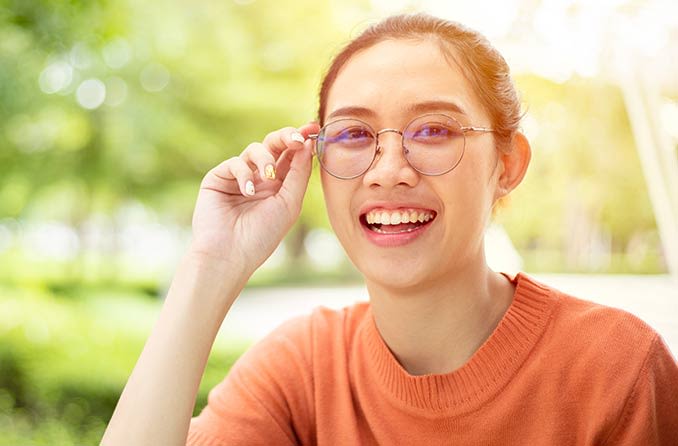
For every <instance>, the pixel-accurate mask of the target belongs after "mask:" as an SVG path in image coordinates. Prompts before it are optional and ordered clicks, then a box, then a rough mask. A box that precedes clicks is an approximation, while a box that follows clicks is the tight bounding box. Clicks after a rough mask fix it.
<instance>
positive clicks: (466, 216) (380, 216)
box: [103, 15, 678, 446]
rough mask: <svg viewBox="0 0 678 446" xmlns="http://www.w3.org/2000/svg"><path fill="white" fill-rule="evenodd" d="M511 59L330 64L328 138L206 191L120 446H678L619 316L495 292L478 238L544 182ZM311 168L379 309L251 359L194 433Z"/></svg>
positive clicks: (664, 402) (313, 131) (298, 329)
mask: <svg viewBox="0 0 678 446" xmlns="http://www.w3.org/2000/svg"><path fill="white" fill-rule="evenodd" d="M520 116H521V113H520V106H519V101H518V98H517V95H516V92H515V88H514V86H513V84H512V81H511V78H510V76H509V70H508V67H507V66H506V63H505V62H504V60H503V58H502V57H501V56H500V55H499V54H498V53H497V51H496V50H495V49H493V48H492V47H491V46H490V44H489V43H488V42H487V41H486V40H485V39H484V38H483V37H482V36H480V35H478V34H477V33H476V32H474V31H471V30H468V29H466V28H463V27H461V26H460V25H458V24H455V23H451V22H447V21H444V20H439V19H436V18H433V17H430V16H427V15H404V16H394V17H390V18H388V19H386V20H384V21H382V22H381V23H378V24H376V25H374V26H373V27H371V28H370V29H368V30H366V31H365V32H364V33H363V34H362V35H360V36H358V37H357V38H356V39H355V40H354V41H352V42H351V43H350V44H349V45H348V46H347V47H345V48H344V50H343V51H342V52H341V53H340V54H339V55H338V56H337V57H336V58H335V59H334V61H333V63H332V65H331V67H330V69H329V71H328V74H327V75H326V77H325V79H324V81H323V83H322V87H321V91H320V109H319V114H318V120H319V125H318V124H316V123H310V124H308V125H305V126H303V127H301V128H298V129H296V128H284V129H280V130H278V131H275V132H272V133H270V134H269V135H267V136H266V138H264V140H263V142H262V143H253V144H251V145H249V146H248V147H247V148H246V149H245V150H244V151H243V152H242V154H241V155H240V156H239V157H235V158H232V159H229V160H226V161H224V162H223V163H221V164H220V165H218V166H217V167H215V168H214V169H212V170H211V171H210V172H209V173H208V174H207V175H206V176H205V178H204V179H203V181H202V184H201V188H200V193H199V196H198V200H197V204H196V208H195V213H194V215H193V240H192V244H191V248H190V250H189V251H188V253H187V254H186V256H185V258H184V259H183V260H182V263H181V265H180V268H179V269H178V271H177V274H176V276H175V278H174V281H173V282H172V286H171V288H170V291H169V293H168V296H167V299H166V302H165V304H164V306H163V309H162V312H161V315H160V318H159V320H158V323H157V325H156V327H155V328H154V330H153V333H152V334H151V336H150V338H149V340H148V342H147V345H146V347H145V348H144V351H143V353H142V354H141V357H140V358H139V361H138V363H137V365H136V367H135V369H134V371H133V373H132V376H131V377H130V380H129V382H128V384H127V386H126V388H125V390H124V392H123V394H122V396H121V399H120V401H119V403H118V407H117V408H116V411H115V413H114V416H113V418H112V419H111V422H110V425H109V427H108V430H107V432H106V435H105V436H104V440H103V444H106V445H126V446H128V445H136V444H139V445H152V444H158V445H181V444H184V443H185V442H186V438H187V436H188V440H187V441H188V444H190V445H205V446H209V445H234V444H243V445H244V444H247V445H250V444H256V445H272V444H275V445H287V444H304V445H306V444H339V445H355V444H385V445H391V444H465V445H469V444H482V445H489V444H502V445H503V444H530V445H553V444H558V445H565V444H587V445H589V444H595V445H602V444H643V445H650V444H652V445H654V444H675V443H673V442H675V441H676V439H677V438H678V404H677V402H676V397H675V392H676V385H678V366H677V365H676V362H675V360H674V359H673V358H672V356H671V354H670V352H669V351H668V349H667V347H666V345H665V344H664V343H663V341H662V340H661V338H660V337H659V336H658V335H657V334H656V333H655V332H654V331H653V330H652V329H651V328H650V327H648V326H647V325H645V324H644V323H643V322H642V321H640V320H639V319H637V318H635V317H634V316H632V315H630V314H628V313H625V312H623V311H620V310H614V309H610V308H605V307H602V306H599V305H595V304H593V303H590V302H586V301H582V300H578V299H575V298H573V297H569V296H566V295H564V294H562V293H560V292H558V291H556V290H554V289H552V288H549V287H548V286H546V285H543V284H540V283H538V282H536V281H535V280H533V279H532V278H530V277H528V276H526V275H524V274H519V275H518V276H517V277H515V278H510V277H508V276H505V275H502V274H498V273H495V272H494V271H491V270H490V269H489V268H488V266H487V264H486V262H485V258H484V254H483V252H484V250H483V232H484V229H485V227H486V224H487V222H488V220H489V218H490V215H491V212H492V208H493V206H494V205H495V203H496V202H497V201H498V200H499V199H501V198H502V197H504V196H506V195H507V194H508V193H509V192H511V191H512V190H513V189H514V188H515V187H516V186H517V185H518V184H519V183H520V181H521V180H522V178H523V176H524V174H525V171H526V169H527V166H528V163H529V160H530V147H529V144H528V141H527V140H526V138H525V137H524V136H523V134H522V133H520V131H519V130H518V125H519V120H520ZM312 153H315V155H316V156H317V157H318V159H319V161H320V164H321V165H322V184H323V190H324V194H325V200H326V204H327V211H328V213H329V217H330V222H331V224H332V227H333V229H334V231H335V233H336V235H337V237H338V239H339V240H340V242H341V243H342V245H343V246H344V248H345V250H346V252H347V254H348V255H349V257H350V258H351V260H352V261H353V263H354V264H355V265H356V267H357V268H358V269H359V270H360V271H361V273H362V274H363V275H364V278H365V283H366V285H367V289H368V292H369V296H370V302H369V304H366V303H365V304H357V305H354V306H352V307H349V308H346V309H343V310H341V311H332V310H328V309H318V310H316V311H315V312H314V313H313V314H312V315H309V316H306V317H302V318H297V319H294V320H292V321H289V322H288V323H286V324H283V325H282V326H281V327H279V328H278V329H276V330H275V331H274V332H273V333H271V334H270V335H269V336H268V337H266V338H265V339H264V340H262V341H261V342H259V343H258V344H257V345H255V346H254V347H253V348H251V349H250V350H249V351H248V352H247V353H245V354H244V355H243V356H242V357H241V358H240V359H239V361H238V362H237V363H236V365H234V367H233V368H232V369H231V371H230V373H229V375H228V376H227V377H226V378H225V380H224V381H223V382H222V383H221V384H220V385H218V386H217V387H216V388H215V389H213V390H212V392H211V393H210V397H209V403H208V406H207V407H206V408H205V409H204V410H203V412H202V413H201V414H200V416H198V417H196V418H195V419H193V420H191V412H192V409H193V405H194V402H195V397H196V393H197V389H198V384H199V382H200V377H201V375H202V372H203V370H204V367H205V363H206V361H207V357H208V354H209V351H210V348H211V345H212V342H213V340H214V338H215V335H216V333H217V330H218V328H219V326H220V324H221V322H222V321H223V319H224V317H225V315H226V313H227V312H228V309H229V308H230V306H231V304H232V303H233V301H234V300H235V298H236V296H237V295H238V293H239V292H240V291H241V290H242V288H243V287H244V285H245V284H246V282H247V280H248V278H249V277H250V275H251V274H252V273H253V272H254V271H255V270H256V269H257V267H259V266H260V265H261V264H262V263H263V262H264V261H265V260H266V258H267V257H268V256H269V255H270V254H271V253H272V252H273V250H274V249H275V248H276V246H277V245H278V244H279V243H280V241H281V239H282V238H283V236H284V235H285V233H286V232H287V231H288V230H289V228H290V227H291V225H292V224H293V222H294V221H295V219H296V218H297V216H298V214H299V211H300V208H301V203H302V199H303V196H304V192H305V189H306V186H307V182H308V178H309V174H310V171H311V165H312V163H311V158H312Z"/></svg>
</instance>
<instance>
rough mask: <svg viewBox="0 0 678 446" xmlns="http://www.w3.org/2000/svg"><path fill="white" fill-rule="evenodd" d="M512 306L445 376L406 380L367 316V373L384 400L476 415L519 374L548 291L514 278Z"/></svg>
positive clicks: (547, 308) (543, 316) (549, 300)
mask: <svg viewBox="0 0 678 446" xmlns="http://www.w3.org/2000/svg"><path fill="white" fill-rule="evenodd" d="M512 282H513V283H515V284H516V290H515V294H514V296H513V301H512V303H511V305H510V306H509V308H508V310H507V311H506V313H505V314H504V317H503V318H502V319H501V321H500V322H499V324H498V325H497V327H496V328H495V330H494V332H493V333H492V334H491V335H490V337H489V338H488V339H487V340H486V341H485V343H483V344H482V345H481V346H480V348H479V349H478V350H477V351H476V352H475V353H474V354H473V356H472V357H471V359H469V361H468V362H466V364H464V365H463V366H462V367H460V368H458V369H457V370H455V371H453V372H450V373H446V374H432V375H420V376H414V375H410V374H409V373H408V372H407V371H406V370H405V369H404V368H403V367H402V366H401V365H400V363H398V361H397V359H396V358H395V357H394V356H393V354H392V353H391V351H390V350H389V349H388V347H387V346H386V344H385V343H384V340H383V339H382V337H381V335H380V334H379V331H378V329H377V326H376V324H375V321H374V317H373V315H372V312H371V308H370V310H369V311H368V312H367V314H366V316H367V317H366V318H365V321H364V323H363V324H362V327H361V330H360V332H361V333H360V336H361V337H362V340H363V342H364V345H365V350H364V353H365V354H366V356H367V357H366V358H363V360H364V361H365V362H366V363H367V365H368V367H367V370H368V371H369V373H372V374H373V376H372V377H371V378H372V380H373V382H375V383H376V384H377V385H379V386H380V387H381V388H382V390H383V392H384V393H385V396H387V397H389V398H394V399H395V401H394V402H396V403H399V405H401V406H405V407H409V408H411V409H413V410H415V411H417V412H420V411H421V412H422V414H425V413H431V412H435V413H438V414H440V413H441V412H444V413H445V414H446V415H449V414H451V413H460V412H468V411H472V410H474V409H477V408H478V407H479V406H480V405H482V404H483V403H484V402H486V401H487V400H489V399H490V398H492V397H493V396H494V395H496V393H497V392H498V391H499V390H501V389H502V388H503V387H504V386H505V385H506V384H507V383H508V381H509V380H510V379H511V377H512V376H514V374H515V373H516V372H517V371H518V369H519V368H520V366H521V365H522V364H523V362H524V361H525V359H526V358H527V356H528V355H529V353H530V351H531V350H532V348H533V347H534V345H535V344H536V343H537V341H538V340H539V338H540V336H541V335H542V333H543V332H544V329H545V327H546V326H547V324H548V321H549V318H550V315H551V313H552V311H553V308H554V306H555V304H556V301H557V299H556V298H555V296H554V295H553V293H552V290H551V289H550V288H548V287H546V286H544V285H542V284H540V283H538V282H536V281H535V280H534V279H532V278H530V277H529V276H527V275H525V274H522V273H520V274H518V275H517V276H516V277H515V278H514V279H513V280H512Z"/></svg>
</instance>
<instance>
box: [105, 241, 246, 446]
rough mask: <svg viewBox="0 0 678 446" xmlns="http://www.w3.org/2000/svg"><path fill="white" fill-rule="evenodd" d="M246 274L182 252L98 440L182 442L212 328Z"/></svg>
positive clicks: (130, 443) (112, 442) (169, 444)
mask: <svg viewBox="0 0 678 446" xmlns="http://www.w3.org/2000/svg"><path fill="white" fill-rule="evenodd" d="M246 280H247V277H246V275H245V274H243V272H241V271H238V270H236V269H235V268H233V265H231V264H228V263H225V262H218V261H214V260H212V259H208V258H205V257H201V256H199V255H196V254H192V253H190V252H189V253H187V254H186V256H185V257H184V258H183V259H182V261H181V264H180V266H179V268H178V270H177V272H176V275H175V277H174V280H173V281H172V285H171V287H170V289H169V292H168V294H167V298H166V300H165V303H164V305H163V308H162V311H161V313H160V316H159V318H158V321H157V323H156V325H155V327H154V329H153V331H152V333H151V335H150V337H149V339H148V341H147V342H146V345H145V347H144V349H143V352H142V353H141V356H140V357H139V360H138V362H137V364H136V366H135V367H134V370H133V372H132V375H131V376H130V378H129V381H128V382H127V385H126V386H125V389H124V391H123V393H122V396H121V397H120V400H119V402H118V405H117V407H116V409H115V412H114V414H113V417H112V419H111V422H110V424H109V426H108V428H107V430H106V433H105V435H104V438H103V440H102V445H128V446H133V445H145V446H149V445H156V444H157V445H167V446H172V445H177V446H180V445H184V444H185V439H186V435H187V433H188V426H189V422H190V419H191V415H192V413H193V407H194V405H195V399H196V395H197V392H198V386H199V385H200V379H201V377H202V374H203V372H204V370H205V365H206V363H207V358H208V356H209V352H210V350H211V348H212V344H213V343H214V339H215V337H216V334H217V331H218V330H219V326H220V325H221V323H222V321H223V319H224V317H225V315H226V313H227V312H228V309H229V308H230V306H231V304H232V303H233V301H234V300H235V298H236V297H237V295H238V294H239V292H240V290H241V289H242V287H243V286H244V283H245V282H246Z"/></svg>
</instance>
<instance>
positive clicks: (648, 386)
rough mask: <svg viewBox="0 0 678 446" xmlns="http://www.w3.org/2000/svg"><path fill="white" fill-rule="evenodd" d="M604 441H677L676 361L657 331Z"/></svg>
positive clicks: (664, 445) (651, 445) (650, 444)
mask: <svg viewBox="0 0 678 446" xmlns="http://www.w3.org/2000/svg"><path fill="white" fill-rule="evenodd" d="M605 444H606V445H641V444H642V445H647V446H660V445H661V446H669V445H675V444H678V363H676V359H675V358H674V357H673V356H672V355H671V352H670V351H669V349H668V347H667V346H666V344H665V343H664V341H663V340H662V338H661V336H659V335H656V336H655V338H654V341H653V342H652V344H651V347H650V349H649V351H648V354H647V357H646V359H645V363H644V364H643V366H642V367H641V369H640V373H639V374H638V377H637V379H636V382H635V384H634V386H633V389H632V391H631V393H630V395H629V396H628V399H627V401H626V403H625V405H624V409H623V412H622V414H621V416H620V418H619V421H618V423H617V425H616V426H615V428H614V429H613V430H612V432H611V434H610V436H609V438H608V439H607V441H606V442H605Z"/></svg>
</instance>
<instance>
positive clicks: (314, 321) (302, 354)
mask: <svg viewBox="0 0 678 446" xmlns="http://www.w3.org/2000/svg"><path fill="white" fill-rule="evenodd" d="M368 315H369V304H368V303H367V302H361V303H356V304H353V305H351V306H347V307H343V308H340V309H332V308H327V307H322V306H320V307H316V308H314V309H313V310H312V311H311V312H310V313H307V314H304V315H300V316H296V317H293V318H291V319H288V320H287V321H285V322H283V323H282V324H280V325H279V326H278V327H276V328H275V329H274V330H273V331H271V332H270V333H269V334H268V335H266V336H265V337H264V338H262V339H261V340H260V341H258V342H257V343H255V344H254V345H252V346H251V347H250V348H249V349H248V350H247V351H246V352H245V354H244V355H243V358H242V359H243V360H242V361H240V362H248V360H249V359H254V358H261V359H262V360H264V361H266V362H268V363H271V362H276V361H277V360H280V361H282V362H289V361H291V360H292V361H295V362H300V363H304V365H308V366H310V365H311V364H310V362H311V361H312V353H313V351H317V350H323V345H326V347H327V349H329V348H330V347H331V344H333V343H336V342H337V341H339V342H341V343H342V344H343V341H345V340H350V339H351V338H352V337H353V336H354V334H355V333H356V332H357V330H358V328H359V326H360V324H362V322H363V321H364V320H365V318H366V317H368Z"/></svg>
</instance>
